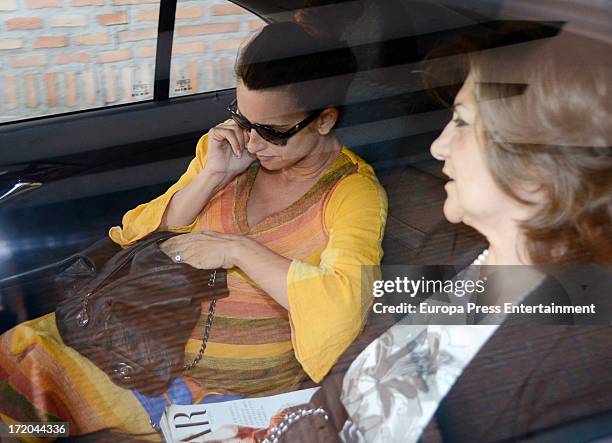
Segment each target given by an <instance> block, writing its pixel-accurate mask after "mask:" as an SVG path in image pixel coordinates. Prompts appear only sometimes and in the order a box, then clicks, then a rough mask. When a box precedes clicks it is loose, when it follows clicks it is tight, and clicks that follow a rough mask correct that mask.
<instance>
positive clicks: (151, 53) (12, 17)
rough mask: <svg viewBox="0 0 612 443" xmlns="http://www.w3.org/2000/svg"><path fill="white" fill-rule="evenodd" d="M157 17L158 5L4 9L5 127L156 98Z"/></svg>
mask: <svg viewBox="0 0 612 443" xmlns="http://www.w3.org/2000/svg"><path fill="white" fill-rule="evenodd" d="M158 16H159V0H24V1H17V0H5V1H2V2H0V31H1V34H2V36H1V37H0V64H1V71H2V73H1V74H0V85H1V87H0V122H9V121H16V120H22V119H25V118H32V117H39V116H45V115H51V114H60V113H65V112H72V111H79V110H85V109H93V108H100V107H104V106H110V105H116V104H122V103H130V102H138V101H142V100H149V99H152V98H153V78H154V69H155V46H156V41H157V24H158ZM151 48H153V49H151Z"/></svg>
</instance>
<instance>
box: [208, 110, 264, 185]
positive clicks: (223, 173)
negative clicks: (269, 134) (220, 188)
mask: <svg viewBox="0 0 612 443" xmlns="http://www.w3.org/2000/svg"><path fill="white" fill-rule="evenodd" d="M248 142H249V133H248V131H246V130H244V129H242V128H241V127H240V126H238V124H237V123H236V122H235V121H234V120H232V119H228V120H225V121H224V122H223V123H220V124H218V125H217V126H215V127H214V128H212V129H211V130H210V131H209V132H208V154H207V160H206V165H205V167H204V171H203V173H205V174H210V175H216V176H219V177H221V178H222V181H223V182H224V183H223V184H227V183H228V182H229V181H231V180H232V179H233V178H234V177H235V176H237V175H238V174H240V173H242V172H243V171H245V170H246V168H248V167H249V165H250V164H251V163H253V161H255V159H256V157H255V156H254V155H251V154H250V153H249V151H248V150H247V149H246V145H247V143H248Z"/></svg>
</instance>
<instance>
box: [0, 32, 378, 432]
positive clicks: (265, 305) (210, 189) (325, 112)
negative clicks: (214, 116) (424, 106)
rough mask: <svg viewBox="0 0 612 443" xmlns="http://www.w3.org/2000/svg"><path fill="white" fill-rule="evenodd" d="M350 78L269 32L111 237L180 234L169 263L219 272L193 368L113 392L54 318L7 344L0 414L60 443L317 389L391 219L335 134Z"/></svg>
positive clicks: (357, 313) (362, 296)
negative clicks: (146, 198)
mask: <svg viewBox="0 0 612 443" xmlns="http://www.w3.org/2000/svg"><path fill="white" fill-rule="evenodd" d="M354 70H355V60H354V58H353V56H352V54H351V52H350V51H349V50H347V49H338V42H336V43H335V45H334V44H333V43H332V45H331V46H328V44H327V43H326V42H322V41H321V40H319V39H317V38H315V37H312V36H311V35H309V34H308V33H307V32H306V31H304V30H303V29H302V28H301V27H300V26H298V25H295V24H289V23H285V24H273V25H270V26H267V27H265V28H264V29H263V30H262V31H261V32H260V33H259V34H258V35H257V36H256V37H255V38H254V39H252V40H251V41H250V42H249V43H248V44H247V45H246V47H245V48H244V49H243V50H242V52H241V54H240V57H239V59H238V61H237V64H236V75H237V78H238V86H237V100H235V101H234V103H232V105H231V106H230V107H229V109H228V119H227V120H226V121H224V122H222V123H220V124H219V125H217V126H215V127H214V128H212V129H211V130H210V131H209V132H208V134H206V135H204V136H203V137H202V138H201V139H200V141H199V143H198V144H197V147H196V153H195V158H194V159H193V160H192V161H191V163H190V164H189V166H188V168H187V171H186V172H185V173H184V174H183V175H182V176H181V177H180V178H179V180H178V181H177V182H176V183H175V184H174V185H172V186H171V187H170V188H169V189H168V191H167V192H166V193H165V194H163V195H162V196H160V197H158V198H156V199H154V200H152V201H150V202H148V203H145V204H142V205H140V206H138V207H136V208H135V209H133V210H131V211H129V212H128V213H127V214H125V216H124V217H123V226H122V227H114V228H112V229H111V230H110V236H111V238H112V239H113V240H114V241H115V242H116V243H118V244H121V245H129V244H132V243H134V242H136V241H138V240H139V239H141V238H143V237H145V236H147V235H148V234H150V233H152V232H153V231H156V230H172V231H178V232H182V233H184V235H180V236H177V237H174V238H172V239H171V240H169V241H167V242H166V243H165V244H164V245H163V246H162V248H163V249H164V251H165V252H166V253H167V254H168V255H169V256H170V257H172V259H173V260H175V261H179V262H185V263H188V264H190V265H193V266H195V267H198V268H217V267H224V268H227V269H228V270H229V271H228V276H227V280H228V287H229V290H230V295H229V297H227V298H225V299H222V300H219V301H218V303H217V306H216V316H215V321H214V325H213V328H212V331H211V334H210V337H209V341H208V346H207V348H206V352H205V354H204V358H203V360H202V361H200V362H199V364H198V365H197V366H196V367H195V368H194V369H193V370H191V371H189V374H188V375H182V376H181V377H180V378H178V379H176V380H175V382H173V384H172V385H171V387H170V388H169V389H168V391H167V392H166V393H164V394H163V395H160V396H159V397H145V396H144V395H142V394H140V393H139V392H136V391H130V390H127V389H121V388H119V387H118V386H116V385H114V384H113V383H112V382H111V381H110V379H109V378H108V377H107V376H106V375H105V374H104V373H103V372H102V371H101V370H100V369H98V368H97V367H96V366H95V365H94V364H93V363H91V362H90V361H88V360H87V359H86V358H84V357H82V356H81V355H80V354H78V353H77V352H76V351H74V350H73V349H71V348H68V347H67V346H65V345H64V344H63V343H62V341H61V338H60V337H59V335H58V332H57V329H56V327H55V318H54V315H53V314H50V315H47V316H44V317H41V318H39V319H36V320H32V321H31V322H28V323H24V324H22V325H20V326H18V327H17V328H15V329H13V330H12V331H9V332H8V333H7V334H4V335H3V336H2V341H1V343H0V347H4V350H5V351H7V352H6V353H0V373H2V374H5V375H6V374H10V375H9V376H5V377H0V383H2V384H0V386H4V388H3V389H4V390H3V391H2V392H3V393H2V394H0V400H2V399H3V398H4V399H9V397H10V399H9V400H8V404H9V405H10V408H9V410H4V409H3V410H1V411H0V412H1V414H0V415H3V416H5V415H6V416H7V417H9V416H10V417H12V420H17V421H46V420H50V419H49V417H50V416H52V417H54V419H55V420H60V421H68V422H70V424H71V425H70V429H71V435H77V434H88V433H93V432H98V433H99V432H106V431H108V430H109V429H113V430H114V431H115V432H118V433H121V434H125V435H130V436H135V435H139V436H143V437H147V438H148V437H151V434H154V431H153V429H152V428H151V424H156V423H157V422H158V421H159V419H160V416H161V413H162V411H163V410H164V408H165V406H166V405H167V404H168V402H174V403H181V404H189V403H198V402H202V401H204V402H206V401H214V400H218V399H219V395H221V396H253V395H266V394H273V393H278V392H283V391H290V390H295V389H298V388H300V387H301V386H302V385H303V384H305V383H307V382H309V381H310V380H314V381H315V382H318V381H320V380H321V379H322V378H323V377H324V376H325V374H326V373H327V372H328V371H329V369H330V368H331V367H332V365H333V364H334V363H335V361H336V360H337V358H338V357H339V356H340V354H342V352H343V351H344V350H345V349H346V348H347V347H348V346H349V344H350V343H351V342H352V341H353V340H354V339H355V337H356V336H357V335H358V334H359V333H360V331H361V329H362V327H363V325H364V321H365V318H366V315H367V312H368V310H369V307H370V305H371V293H370V294H368V291H367V290H365V288H368V287H370V283H369V282H370V280H373V279H375V278H377V273H378V265H379V263H380V260H381V257H382V250H381V239H382V234H383V231H384V225H385V219H386V213H387V201H386V195H385V192H384V191H383V189H382V188H381V186H380V184H379V183H378V180H377V179H376V176H375V175H374V172H373V170H372V168H371V167H370V166H369V165H367V164H366V163H365V162H364V161H363V160H361V159H360V158H359V157H357V156H356V155H355V154H353V153H352V152H351V151H349V150H348V149H347V148H346V147H343V146H342V144H341V143H340V141H339V140H338V138H337V137H336V135H335V134H334V127H335V125H336V123H337V121H338V118H339V111H338V109H337V106H338V105H339V104H341V103H342V101H343V99H344V95H345V93H346V89H347V87H348V83H349V80H350V76H351V73H352V72H354ZM362 287H363V288H364V291H363V292H362ZM202 313H203V316H204V317H203V318H202V321H201V322H200V323H199V324H198V327H196V329H195V330H194V331H193V333H192V339H190V340H189V342H188V344H187V347H186V355H185V359H186V360H185V361H193V359H194V357H195V355H196V353H197V352H198V350H199V347H200V342H201V337H202V325H203V324H204V322H205V320H206V319H205V317H206V315H207V313H208V306H203V307H202ZM8 355H10V358H7V359H4V357H3V356H8ZM33 363H36V364H34V365H32V364H33ZM0 375H1V374H0ZM5 382H6V383H5ZM5 394H6V395H5ZM211 394H216V395H213V396H211ZM13 400H14V401H13ZM2 404H4V403H2V401H0V405H2ZM96 435H99V434H96ZM153 437H155V435H153Z"/></svg>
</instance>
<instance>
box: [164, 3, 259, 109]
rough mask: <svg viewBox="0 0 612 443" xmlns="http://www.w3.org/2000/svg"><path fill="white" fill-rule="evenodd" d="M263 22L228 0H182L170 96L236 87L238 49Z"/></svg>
mask: <svg viewBox="0 0 612 443" xmlns="http://www.w3.org/2000/svg"><path fill="white" fill-rule="evenodd" d="M264 25H265V22H264V21H263V20H261V19H260V18H259V17H257V16H256V15H255V14H253V13H251V12H249V11H247V10H245V9H243V8H241V7H240V6H237V5H234V4H233V3H230V2H229V1H227V0H208V1H206V2H201V1H193V0H179V1H178V4H177V10H176V24H175V29H174V41H173V47H172V67H171V73H170V97H176V96H180V95H187V94H197V93H199V92H206V91H214V90H218V89H225V88H233V87H234V86H236V80H235V78H234V72H233V68H234V61H235V59H236V54H237V52H238V48H239V47H240V45H241V43H242V42H244V41H245V40H246V39H248V38H249V37H250V36H251V35H253V33H255V32H256V31H257V30H259V29H260V28H261V27H262V26H264Z"/></svg>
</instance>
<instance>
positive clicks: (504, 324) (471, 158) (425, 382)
mask: <svg viewBox="0 0 612 443" xmlns="http://www.w3.org/2000/svg"><path fill="white" fill-rule="evenodd" d="M507 35H508V34H504V35H503V36H502V41H501V42H500V43H502V44H503V37H507ZM497 38H500V37H499V35H498V36H497ZM515 41H516V40H515ZM489 47H491V46H489ZM609 53H610V46H609V44H607V43H602V42H596V41H592V40H589V39H587V38H584V37H582V36H579V35H575V34H570V33H568V32H562V33H561V34H560V35H559V36H557V37H553V38H546V39H541V40H536V41H532V42H529V43H523V44H512V45H510V46H505V47H498V48H496V49H489V50H486V51H481V52H476V53H470V54H469V57H468V58H467V60H468V68H469V75H468V76H467V79H466V80H465V82H464V84H463V87H462V88H461V90H460V91H459V93H458V94H457V95H456V97H455V102H454V105H453V118H452V120H451V121H450V122H449V123H448V124H447V125H446V127H445V128H444V130H443V132H442V134H441V135H440V136H439V137H438V139H437V140H436V141H435V142H434V143H433V145H432V147H431V152H432V155H433V156H434V157H435V158H436V159H438V160H440V161H443V162H444V167H443V172H444V173H445V174H446V175H447V176H448V177H449V182H448V183H447V184H446V186H445V189H446V192H447V199H446V201H445V204H444V215H445V217H446V218H447V219H448V220H449V221H451V222H453V223H465V224H467V225H470V226H472V227H474V228H475V229H476V230H478V231H479V232H480V233H481V234H483V235H484V236H485V237H486V239H487V241H488V243H489V246H488V248H487V249H485V250H484V251H483V252H482V253H481V254H480V255H479V256H478V257H472V258H471V259H470V260H472V259H473V261H472V264H471V265H468V266H467V267H466V268H465V269H464V270H463V271H461V272H460V273H459V274H458V275H457V277H456V279H455V280H461V279H474V278H476V279H478V278H483V275H484V276H485V277H495V279H497V282H499V281H500V279H501V280H503V281H504V282H505V283H506V286H505V287H503V288H502V290H496V291H494V290H492V288H491V287H490V286H487V291H486V293H485V295H484V296H481V295H479V297H486V299H485V300H482V299H480V300H475V303H476V304H480V305H485V304H493V305H495V306H497V305H499V306H503V305H508V306H510V307H511V308H514V307H521V309H525V310H526V311H528V312H535V314H533V315H513V314H511V313H507V312H505V311H502V313H501V315H497V316H495V315H492V316H491V315H481V316H475V317H473V318H472V322H471V323H469V322H468V323H466V324H463V325H443V324H439V323H436V322H435V321H433V322H432V321H429V322H427V321H424V319H423V318H419V317H417V316H415V315H408V316H407V317H406V318H405V319H404V320H403V321H401V322H400V323H398V324H396V325H394V326H392V327H391V328H390V329H388V330H387V331H386V332H385V333H383V334H382V335H381V336H380V337H378V338H377V339H376V340H374V341H373V342H372V343H370V344H369V345H368V346H367V347H366V348H365V350H364V351H363V352H361V353H360V354H359V355H357V357H356V358H355V359H354V361H352V363H351V365H350V367H349V369H348V371H347V372H346V373H344V371H342V370H341V369H339V370H334V371H333V372H332V374H331V375H330V376H328V378H327V379H326V380H325V381H324V383H323V386H324V387H323V389H322V391H320V392H319V393H318V394H317V395H316V396H315V398H314V399H313V401H312V403H313V404H311V405H308V406H303V407H298V408H296V409H309V408H316V407H318V406H323V407H324V409H318V410H317V409H312V411H310V412H309V413H308V414H305V413H299V414H298V415H306V417H305V418H303V419H299V420H297V422H296V423H293V424H291V425H290V426H289V428H288V430H287V431H285V432H279V431H278V430H277V431H276V432H274V433H273V434H274V436H276V437H278V434H279V433H280V434H282V435H281V436H280V440H279V441H282V442H314V441H317V442H328V441H329V442H332V441H333V442H335V441H343V442H367V443H377V442H385V443H389V442H402V443H406V442H416V441H424V442H429V441H440V440H443V441H473V442H480V441H487V442H490V441H521V440H524V439H527V438H529V437H531V436H533V435H536V434H538V433H539V432H545V431H548V430H550V429H554V428H558V427H559V426H563V425H564V424H567V423H569V422H573V421H575V420H580V419H584V418H586V417H595V418H596V417H598V416H601V415H602V414H604V415H605V413H609V411H611V410H612V391H611V389H612V388H611V387H612V373H611V372H610V361H612V348H610V346H609V343H610V339H611V338H612V334H611V332H610V327H609V321H610V311H609V305H610V301H609V300H607V299H609V296H608V295H606V294H609V292H610V287H611V286H610V285H611V284H612V278H610V277H611V273H610V265H611V264H612V156H611V155H610V154H611V151H610V147H611V146H612V70H611V67H612V66H611V64H610V58H609ZM443 63H444V62H443ZM468 263H469V262H468ZM480 265H489V266H486V267H485V268H481V267H480ZM505 265H511V266H505ZM568 265H581V267H578V268H576V267H571V266H568ZM582 265H588V266H586V267H585V266H582ZM550 267H553V268H557V269H556V271H557V275H556V276H557V278H558V280H559V281H561V282H562V284H563V287H562V286H561V285H560V284H559V283H558V281H557V280H556V279H555V278H552V277H551V276H550V274H548V272H549V271H551V269H550ZM576 269H578V273H576V272H574V271H575V270H576ZM554 271H555V269H552V272H554ZM576 275H578V277H577V278H575V277H576ZM567 280H571V281H569V282H568V281H567ZM572 283H574V284H575V286H578V287H581V289H579V290H578V291H577V293H573V292H572V290H571V284H572ZM491 284H492V282H491V281H489V282H488V283H487V285H491ZM593 286H599V290H598V289H595V290H590V289H592V287H593ZM493 289H499V286H498V287H494V288H493ZM447 295H448V294H447ZM452 295H453V294H451V295H450V296H449V297H450V298H452ZM455 296H456V297H460V295H458V294H455ZM568 296H569V298H568ZM491 297H493V298H494V300H491ZM433 298H434V299H435V296H434V297H433ZM472 300H473V298H472ZM591 303H592V304H593V305H594V306H595V308H596V313H595V314H585V315H574V316H572V315H567V314H563V315H559V316H554V315H552V314H549V313H546V310H545V309H543V308H540V306H550V307H554V306H555V305H556V306H563V307H564V308H567V310H566V311H563V312H568V311H569V312H571V311H572V309H574V307H575V305H587V304H591ZM551 309H552V310H553V311H554V308H551ZM606 309H607V311H606ZM510 311H512V309H510ZM440 319H441V318H440V317H438V318H435V320H440ZM425 320H427V319H425ZM430 320H431V319H430ZM583 322H584V323H599V324H591V325H582V326H578V325H569V324H568V323H583ZM432 323H433V324H437V325H432ZM440 323H442V322H440ZM542 324H549V325H548V326H546V327H544V326H543V325H542ZM358 346H359V345H355V346H354V347H353V349H351V350H349V351H348V352H347V353H346V354H345V355H344V357H343V358H342V360H341V363H345V364H346V362H350V361H351V360H352V359H353V358H354V356H355V354H356V348H357V347H358ZM362 346H363V345H362ZM357 352H358V351H357ZM340 366H342V364H340ZM314 411H318V412H314ZM324 411H326V412H324ZM591 431H594V432H595V434H591V435H592V437H593V438H595V437H599V436H601V435H597V433H596V432H597V428H587V429H583V430H582V431H581V432H582V433H581V436H580V441H588V438H589V436H588V434H589V432H591ZM611 432H612V431H611ZM606 435H607V434H606ZM419 439H421V440H419ZM564 440H565V441H577V438H576V437H575V436H572V434H571V433H564V432H563V431H561V432H560V433H557V434H556V437H552V440H550V441H564Z"/></svg>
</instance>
